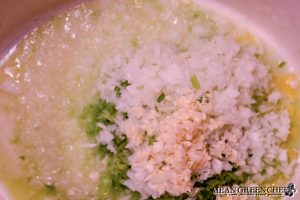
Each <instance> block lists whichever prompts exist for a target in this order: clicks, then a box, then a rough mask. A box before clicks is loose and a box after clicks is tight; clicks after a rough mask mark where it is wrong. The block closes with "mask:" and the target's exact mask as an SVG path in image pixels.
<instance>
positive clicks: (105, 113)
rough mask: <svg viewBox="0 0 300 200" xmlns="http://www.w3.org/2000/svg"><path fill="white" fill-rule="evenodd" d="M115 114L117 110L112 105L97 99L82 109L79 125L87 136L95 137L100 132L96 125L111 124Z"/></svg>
mask: <svg viewBox="0 0 300 200" xmlns="http://www.w3.org/2000/svg"><path fill="white" fill-rule="evenodd" d="M116 113H117V110H116V108H115V105H114V104H113V103H110V102H107V101H106V100H103V99H98V100H96V101H94V102H92V103H91V104H90V105H88V106H86V107H85V108H84V109H83V111H82V113H81V115H80V117H79V119H80V124H81V126H82V127H83V128H84V130H85V132H86V133H87V134H88V135H89V136H92V137H95V136H96V135H97V134H98V133H99V131H100V130H101V128H100V127H99V126H98V125H97V124H98V123H102V124H103V125H111V124H113V123H114V120H115V117H116Z"/></svg>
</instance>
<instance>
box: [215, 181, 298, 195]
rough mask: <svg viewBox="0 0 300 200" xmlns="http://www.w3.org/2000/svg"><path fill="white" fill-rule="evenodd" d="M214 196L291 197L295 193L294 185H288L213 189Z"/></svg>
mask: <svg viewBox="0 0 300 200" xmlns="http://www.w3.org/2000/svg"><path fill="white" fill-rule="evenodd" d="M213 193H214V194H216V195H226V196H278V197H283V196H289V197H293V196H294V194H295V193H296V186H295V184H294V183H290V184H288V186H286V187H275V186H271V187H235V186H231V187H229V186H224V187H217V188H214V189H213Z"/></svg>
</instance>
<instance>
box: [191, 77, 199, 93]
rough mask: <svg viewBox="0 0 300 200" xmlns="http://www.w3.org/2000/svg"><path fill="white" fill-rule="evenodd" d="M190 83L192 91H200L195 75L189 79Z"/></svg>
mask: <svg viewBox="0 0 300 200" xmlns="http://www.w3.org/2000/svg"><path fill="white" fill-rule="evenodd" d="M191 83H192V86H193V88H194V89H196V90H199V89H200V83H199V81H198V78H197V76H196V75H195V74H193V75H192V77H191Z"/></svg>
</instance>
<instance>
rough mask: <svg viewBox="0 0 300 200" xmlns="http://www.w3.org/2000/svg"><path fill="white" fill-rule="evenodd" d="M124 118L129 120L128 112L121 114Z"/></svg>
mask: <svg viewBox="0 0 300 200" xmlns="http://www.w3.org/2000/svg"><path fill="white" fill-rule="evenodd" d="M121 115H122V118H123V119H124V120H126V119H128V113H127V112H121Z"/></svg>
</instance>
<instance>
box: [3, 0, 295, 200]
mask: <svg viewBox="0 0 300 200" xmlns="http://www.w3.org/2000/svg"><path fill="white" fill-rule="evenodd" d="M128 2H129V3H130V2H131V1H128ZM138 2H139V3H138V4H136V5H135V6H129V7H128V8H127V10H129V12H130V15H128V14H126V13H124V11H123V8H122V7H119V6H118V5H117V3H108V1H101V2H100V1H99V2H94V3H85V4H82V5H80V6H77V7H76V8H74V9H72V10H71V11H68V12H66V13H64V14H62V15H60V16H57V17H55V18H54V19H53V20H51V21H50V22H48V23H46V24H45V25H43V26H41V27H39V28H37V29H35V30H34V31H33V32H32V33H30V34H28V35H27V36H26V37H25V38H24V39H23V40H22V41H21V42H20V43H19V44H18V45H17V47H16V50H15V51H14V52H13V53H12V55H10V57H9V58H8V59H7V60H5V61H4V62H3V64H2V66H0V135H1V138H2V139H1V141H0V171H1V172H0V180H1V182H3V183H4V185H5V186H6V187H7V188H8V190H9V191H10V193H11V194H12V197H13V198H14V199H17V200H19V199H20V200H21V199H22V200H23V199H34V200H38V199H44V198H45V197H48V198H49V199H51V198H53V199H68V198H70V199H88V198H90V199H93V198H94V196H95V194H96V193H97V187H98V179H99V175H100V173H101V171H102V170H104V169H103V165H104V164H105V163H104V162H105V161H102V160H101V159H99V158H97V156H95V152H94V150H93V148H92V147H91V146H90V142H89V139H88V137H87V136H86V134H85V133H84V131H82V129H81V128H80V127H79V126H78V120H77V119H78V116H79V115H80V113H81V111H82V109H83V107H84V106H85V105H86V102H89V101H90V100H91V99H92V98H93V96H94V95H95V94H96V93H97V91H96V79H97V76H98V74H99V73H101V70H100V69H101V68H100V69H99V67H98V66H101V64H102V62H103V61H104V60H107V59H109V58H110V57H111V55H113V54H115V53H119V52H122V53H126V51H127V49H128V47H130V48H135V46H137V45H138V43H137V39H140V40H144V41H147V40H149V41H151V40H152V39H158V40H159V39H160V38H161V39H163V38H164V33H165V32H168V30H170V29H173V28H177V29H178V31H179V32H181V33H182V34H188V29H185V30H182V27H188V26H189V18H188V17H187V16H186V15H183V14H182V13H179V14H178V15H179V16H180V17H182V18H183V19H182V20H181V21H180V25H178V24H176V23H175V22H167V21H163V20H159V17H158V16H159V14H157V13H159V12H160V10H161V9H162V8H161V7H160V6H159V4H157V3H156V1H153V2H152V3H149V2H148V3H145V2H146V1H145V2H144V1H138ZM104 8H105V9H104ZM145 9H146V10H147V9H152V10H153V11H152V14H151V15H150V14H149V13H148V14H147V15H145V14H144V11H145ZM183 9H191V8H183ZM127 12H128V11H127ZM102 16H103V17H102ZM118 24H121V26H120V25H118ZM133 24H143V26H139V27H138V28H137V26H133ZM132 27H133V28H132ZM149 27H150V28H151V27H152V28H153V29H155V30H157V31H156V32H153V31H152V32H148V31H147V29H148V28H149ZM232 27H235V25H234V24H232ZM235 28H236V27H235ZM124 30H126V31H124ZM184 31H186V33H184ZM233 35H234V36H235V38H236V40H237V41H238V42H239V43H253V42H258V41H257V39H256V38H254V37H253V36H252V35H251V34H250V33H249V32H247V31H245V30H243V29H242V28H236V29H235V31H233ZM174 38H175V39H176V35H174ZM171 39H172V38H171ZM271 55H272V53H270V55H267V54H265V55H262V57H261V59H265V62H266V63H267V64H268V65H271V66H273V68H274V72H273V73H274V80H275V83H276V85H277V86H278V88H279V90H280V91H281V92H282V93H283V94H285V95H286V96H287V97H289V98H291V101H290V102H291V103H290V104H289V107H288V109H289V113H290V116H291V118H292V128H291V134H290V136H289V140H288V142H286V143H285V144H282V145H284V146H286V148H287V149H288V152H289V156H290V157H291V158H293V159H294V158H296V156H297V151H296V149H295V147H296V146H299V145H297V140H295V138H297V132H298V130H299V127H300V124H299V121H298V122H297V121H296V120H295V119H300V112H299V103H300V101H299V98H298V94H299V87H295V88H293V87H291V86H290V85H289V84H288V82H290V81H295V80H296V77H295V75H293V74H291V73H289V72H288V70H286V68H287V67H285V68H278V62H279V61H280V60H281V59H278V57H274V56H271ZM53 183H55V186H56V188H55V190H57V191H56V193H57V195H56V196H55V197H52V196H51V192H53V191H52V190H53V188H52V184H53Z"/></svg>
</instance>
